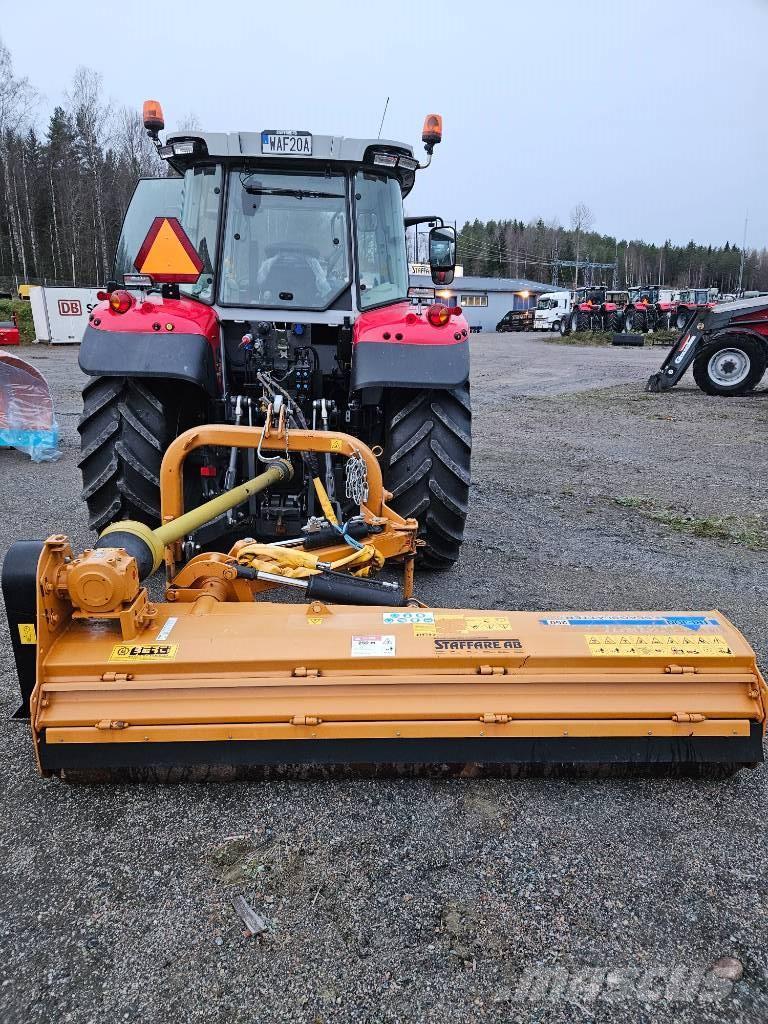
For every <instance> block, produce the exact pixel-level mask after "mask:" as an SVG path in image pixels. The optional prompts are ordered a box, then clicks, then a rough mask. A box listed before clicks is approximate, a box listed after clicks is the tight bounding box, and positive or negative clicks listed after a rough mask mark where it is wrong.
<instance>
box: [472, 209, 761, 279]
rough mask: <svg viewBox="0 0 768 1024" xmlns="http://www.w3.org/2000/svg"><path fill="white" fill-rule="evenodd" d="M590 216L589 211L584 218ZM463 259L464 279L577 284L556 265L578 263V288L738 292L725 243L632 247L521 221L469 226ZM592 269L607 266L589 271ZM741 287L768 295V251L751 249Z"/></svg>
mask: <svg viewBox="0 0 768 1024" xmlns="http://www.w3.org/2000/svg"><path fill="white" fill-rule="evenodd" d="M587 213H589V211H587ZM458 257H459V262H460V263H461V264H462V265H463V267H464V273H465V274H480V275H487V276H489V277H520V278H527V279H529V280H534V281H544V282H547V283H553V282H554V281H555V280H557V281H558V282H559V284H561V285H566V286H568V285H572V284H573V282H574V278H575V274H576V268H575V267H568V266H559V267H558V276H557V278H555V274H554V270H555V265H556V263H557V262H558V261H560V260H563V261H571V262H575V261H576V260H577V259H578V261H579V277H578V281H579V284H599V283H605V284H607V285H612V284H613V283H614V273H613V265H614V264H616V285H617V287H619V288H623V287H625V286H630V285H634V284H638V285H645V284H667V285H671V286H672V287H676V288H684V287H700V288H703V287H706V286H710V285H711V286H713V287H717V288H719V290H720V291H721V292H735V291H736V289H737V288H738V284H739V271H740V268H741V248H740V247H738V246H736V245H731V244H730V243H729V242H725V244H724V245H722V246H713V245H698V244H697V243H696V242H694V241H690V242H688V244H687V245H673V244H672V243H671V242H670V241H667V242H665V243H664V244H663V245H654V244H652V243H649V242H643V241H640V240H638V239H633V240H631V241H630V240H627V239H623V238H622V239H619V238H615V237H614V236H613V235H600V234H598V233H597V232H595V231H585V230H578V228H577V227H573V228H564V227H563V226H562V225H560V224H558V223H557V222H548V223H545V222H544V221H543V220H537V221H531V222H529V223H528V224H525V223H524V222H523V221H522V220H499V221H495V220H490V221H485V222H482V221H479V220H475V221H473V222H472V223H470V222H469V221H467V223H466V224H464V226H463V227H462V228H461V229H460V231H459V236H458ZM587 261H589V262H591V263H604V264H610V265H611V266H610V267H603V268H598V267H592V268H590V267H589V266H588V265H587ZM742 288H743V289H745V290H747V289H759V290H760V291H768V251H766V249H764V248H763V249H760V250H756V249H746V250H745V253H744V268H743V276H742Z"/></svg>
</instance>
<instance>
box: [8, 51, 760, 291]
mask: <svg viewBox="0 0 768 1024" xmlns="http://www.w3.org/2000/svg"><path fill="white" fill-rule="evenodd" d="M43 106H44V104H43V101H42V98H41V97H40V96H39V95H38V93H37V91H36V89H35V87H34V85H33V83H31V82H30V81H29V80H28V79H26V78H23V77H20V76H17V75H16V74H15V72H14V68H13V61H12V57H11V54H10V52H9V51H8V49H7V48H6V47H5V46H4V45H3V43H2V41H0V287H3V288H9V287H11V286H12V285H13V284H15V283H16V282H23V281H30V282H31V281H48V282H49V283H54V282H55V283H61V284H77V285H94V284H103V283H104V282H106V280H107V279H108V277H109V275H110V269H111V264H112V257H113V253H114V250H115V246H116V244H117V238H118V235H119V233H120V225H121V222H122V219H123V214H124V213H125V209H126V206H127V204H128V202H129V200H130V197H131V194H132V192H133V189H134V186H135V183H136V181H137V179H138V178H140V177H142V176H146V175H157V174H164V173H166V171H165V166H166V165H165V164H164V163H163V162H162V161H160V160H159V159H158V157H157V155H156V153H155V150H154V147H153V146H152V144H151V142H150V140H149V139H148V138H147V135H146V132H145V131H144V127H143V125H142V121H141V114H140V112H139V111H138V110H135V109H132V108H129V107H119V108H117V107H114V106H113V105H111V104H110V103H109V102H108V101H107V100H106V99H105V97H104V92H103V87H102V81H101V77H100V76H99V75H98V74H97V73H96V72H94V71H92V70H89V69H88V68H78V69H77V70H76V71H75V73H74V76H73V78H72V80H71V82H70V84H69V87H68V88H67V90H66V92H65V94H64V100H63V102H62V103H60V104H58V105H56V106H54V107H53V109H52V110H51V111H50V112H49V113H47V114H46V113H45V112H44V111H43ZM176 127H179V128H192V127H196V124H195V121H194V118H193V117H189V118H187V119H186V121H184V122H183V123H182V124H180V125H178V126H176ZM592 219H593V218H592V214H591V211H589V210H588V209H587V208H586V207H584V206H583V204H579V206H578V207H576V208H575V210H574V213H572V217H571V228H570V229H566V228H564V227H562V226H561V225H559V224H557V223H555V222H544V221H543V220H538V221H535V222H530V223H527V224H525V223H523V222H522V221H519V220H500V221H487V222H484V223H483V222H480V221H478V220H475V221H474V222H472V223H470V222H467V223H466V224H465V225H464V226H463V228H462V229H461V232H460V235H459V259H460V261H461V262H462V263H463V265H464V272H465V273H467V274H487V275H491V276H501V277H525V278H531V279H535V280H539V281H546V282H550V281H552V280H553V267H554V265H555V262H556V261H557V260H571V261H573V260H576V259H578V260H579V262H580V270H579V282H580V283H582V282H584V281H585V274H586V280H587V281H588V280H589V277H590V274H591V279H592V281H593V282H599V281H605V282H606V283H608V284H610V283H612V278H613V274H612V271H611V270H610V269H602V270H598V269H594V270H592V271H590V270H588V269H586V268H585V266H584V261H586V260H589V261H592V262H599V263H610V264H612V263H613V262H614V260H616V261H617V262H618V274H617V276H618V284H619V286H623V285H625V284H634V283H638V284H641V283H642V284H645V283H655V282H659V281H661V282H663V283H666V284H671V285H675V286H685V285H699V286H703V285H716V286H718V287H719V288H720V290H721V291H725V292H730V291H734V290H735V289H736V287H737V284H738V280H739V268H740V263H741V251H740V249H738V248H737V247H736V246H733V245H729V244H728V243H726V244H725V245H724V246H722V247H715V246H703V245H697V244H696V243H695V242H693V241H691V242H689V243H688V245H685V246H679V245H672V244H671V243H670V242H666V243H665V244H664V245H663V246H657V245H652V244H650V243H647V242H642V241H636V240H635V241H627V240H623V239H621V240H619V239H616V238H613V237H611V236H609V235H600V234H597V233H596V232H593V231H591V230H589V229H590V226H591V222H592ZM574 274H575V269H574V268H572V267H560V268H559V282H560V284H566V285H567V284H570V283H572V282H573V279H574ZM743 287H744V288H758V289H761V290H763V289H768V253H766V250H765V249H761V250H760V251H756V250H750V251H749V252H747V253H746V254H745V261H744V274H743Z"/></svg>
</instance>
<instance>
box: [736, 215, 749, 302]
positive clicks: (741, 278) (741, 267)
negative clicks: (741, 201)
mask: <svg viewBox="0 0 768 1024" xmlns="http://www.w3.org/2000/svg"><path fill="white" fill-rule="evenodd" d="M748 220H749V210H747V212H746V213H745V214H744V238H743V240H742V243H741V263H740V264H739V287H738V288H737V292H740V291H741V289H742V285H743V282H744V250H745V249H746V247H747V221H748Z"/></svg>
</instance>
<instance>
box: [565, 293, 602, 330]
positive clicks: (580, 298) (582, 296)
mask: <svg viewBox="0 0 768 1024" xmlns="http://www.w3.org/2000/svg"><path fill="white" fill-rule="evenodd" d="M571 302H572V305H571V316H570V320H569V321H568V322H567V328H568V329H567V330H562V329H561V331H560V333H561V334H575V333H576V332H577V331H600V330H602V327H603V303H604V302H605V288H603V287H602V286H601V287H596V288H593V287H591V286H590V287H588V288H587V287H585V288H576V289H575V290H574V291H573V293H572V295H571ZM561 328H562V322H561Z"/></svg>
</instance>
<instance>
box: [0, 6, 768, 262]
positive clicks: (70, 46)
mask: <svg viewBox="0 0 768 1024" xmlns="http://www.w3.org/2000/svg"><path fill="white" fill-rule="evenodd" d="M112 6H113V5H112V4H110V3H108V2H102V3H94V2H90V0H68V2H67V3H61V0H33V2H32V3H31V4H20V3H18V2H16V0H0V12H1V13H2V17H0V36H1V37H2V39H3V41H4V42H5V44H6V45H7V46H8V47H9V49H10V50H11V53H12V55H13V58H14V61H15V66H16V72H17V74H22V75H27V76H28V77H29V78H30V79H31V81H32V82H33V83H34V84H35V85H36V86H37V88H38V89H39V90H40V91H41V92H42V93H43V95H44V100H43V104H42V106H41V113H42V114H43V115H47V112H48V111H49V109H50V108H51V107H52V106H53V105H54V104H55V103H57V102H60V101H61V100H62V94H63V92H64V91H65V89H66V87H67V84H68V80H69V79H70V77H71V74H72V71H73V70H74V68H75V67H76V66H77V65H78V64H85V65H88V66H89V67H92V68H95V69H96V70H97V71H99V72H101V74H102V75H103V77H104V90H105V94H106V96H107V97H109V98H111V99H112V100H113V101H114V102H116V103H117V104H132V105H136V106H139V107H140V105H141V101H142V100H143V99H144V98H146V97H152V98H154V99H158V100H160V101H161V103H162V104H163V107H164V109H165V114H166V123H167V125H168V126H169V127H173V126H175V125H176V124H177V123H178V121H179V120H181V119H183V118H184V117H185V116H186V115H187V114H188V113H190V112H194V114H195V115H196V116H197V117H198V118H199V120H200V122H201V124H202V126H203V127H204V128H207V129H212V130H216V129H219V130H221V129H224V130H237V129H250V130H260V129H262V128H298V129H307V130H310V131H312V132H316V133H318V134H344V135H358V136H371V135H373V136H375V135H376V134H377V132H378V128H379V121H380V119H381V113H382V110H383V107H384V102H385V99H386V97H387V96H389V97H390V101H389V109H388V112H387V117H386V121H385V124H384V132H383V135H384V136H385V137H389V138H393V139H398V140H403V141H407V142H411V143H413V144H417V143H418V146H419V151H421V144H420V142H419V138H420V131H421V122H422V119H423V116H424V114H426V113H428V112H431V111H436V112H438V113H442V115H443V117H444V142H443V144H442V145H441V146H440V147H439V148H438V149H437V150H436V153H435V160H434V162H433V164H432V167H431V168H430V169H429V170H428V171H425V172H422V173H421V174H420V175H419V176H418V178H417V185H416V188H415V190H414V192H413V193H412V194H411V197H410V199H409V201H408V207H409V212H410V213H422V212H424V213H440V214H442V215H443V216H444V217H446V219H450V220H453V219H455V220H457V221H458V222H459V224H461V223H462V222H463V221H464V220H465V219H468V218H469V219H473V218H474V217H479V218H480V219H481V220H486V219H489V218H491V217H494V218H512V217H517V218H521V217H522V218H523V219H525V220H528V219H530V218H536V217H539V216H541V217H543V218H544V219H545V220H547V219H550V218H556V219H558V220H560V221H561V222H562V223H564V224H567V223H568V218H569V211H570V210H571V208H572V207H573V205H574V204H575V203H576V202H579V201H583V202H586V203H587V204H588V205H589V206H590V207H591V208H592V210H593V212H594V214H595V228H596V229H597V230H599V231H604V232H606V233H610V234H616V235H618V236H619V237H627V238H637V237H642V238H645V239H646V240H648V241H657V242H660V241H663V240H664V239H665V238H667V237H669V238H671V239H672V240H673V241H675V242H686V241H688V240H689V239H690V238H695V239H696V240H697V241H703V242H712V243H714V244H722V243H723V242H725V241H726V239H728V240H730V241H734V240H735V241H737V242H739V243H740V241H741V235H742V231H743V222H744V214H745V211H746V209H747V208H748V209H749V234H748V242H749V243H750V244H752V245H756V246H762V245H768V209H767V207H766V202H765V193H766V178H767V173H766V168H767V167H768V117H767V116H766V90H767V89H768V82H767V81H766V74H765V69H766V59H765V54H766V44H767V43H768V0H726V2H720V3H718V2H716V0H643V2H642V3H639V2H637V0H615V2H608V0H548V2H533V3H532V2H517V0H510V2H506V3H505V2H502V0H498V2H496V0H471V2H470V0H443V2H442V3H440V2H437V3H429V2H425V0H421V2H419V0H376V2H375V3H374V2H371V3H364V2H362V0H348V2H341V0H282V2H277V3H275V2H269V3H263V2H259V0H250V2H248V0H239V2H232V0H215V2H212V0H207V2H200V0H154V2H153V0H131V2H130V3H128V4H123V3H121V4H119V5H118V4H114V12H113V13H110V8H111V7H112Z"/></svg>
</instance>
